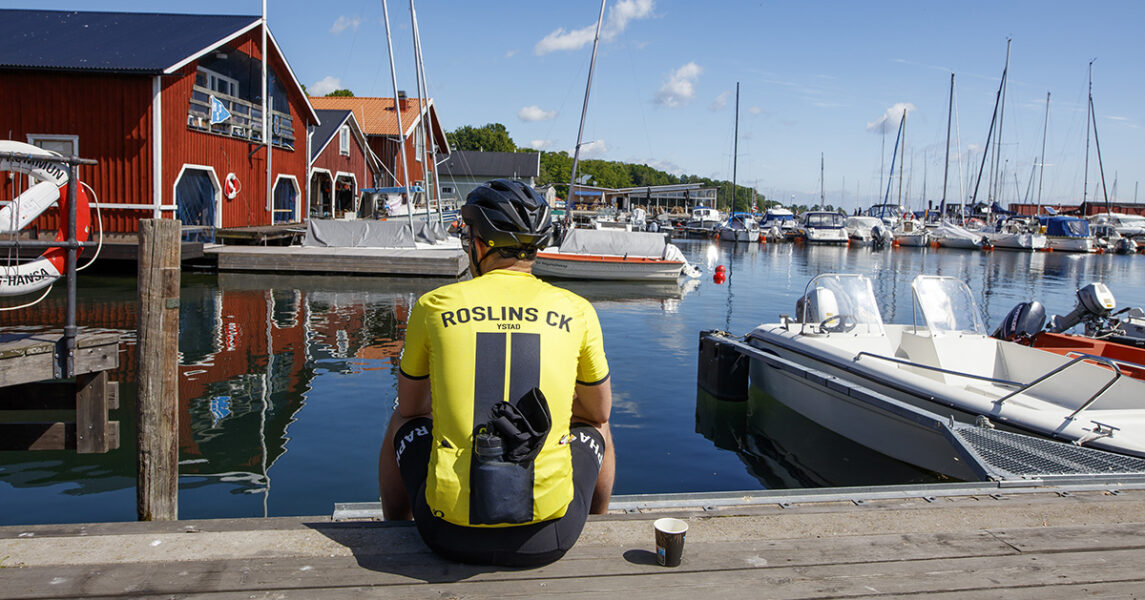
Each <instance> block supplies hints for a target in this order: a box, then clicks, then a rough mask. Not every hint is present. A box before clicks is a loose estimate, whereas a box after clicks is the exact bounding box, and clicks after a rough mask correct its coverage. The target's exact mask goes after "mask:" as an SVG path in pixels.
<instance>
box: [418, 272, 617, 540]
mask: <svg viewBox="0 0 1145 600" xmlns="http://www.w3.org/2000/svg"><path fill="white" fill-rule="evenodd" d="M574 367H575V370H574ZM401 371H402V373H403V374H404V375H405V376H407V377H411V378H414V379H420V378H425V377H429V378H430V389H431V393H432V412H433V451H432V452H431V454H430V461H429V472H428V475H427V477H426V492H425V493H426V502H427V504H428V505H429V507H430V509H432V510H433V511H434V514H436V515H437V516H439V517H440V518H443V519H445V520H446V521H449V522H451V523H456V524H459V525H473V526H499V525H517V524H524V523H535V522H538V521H545V520H548V519H553V518H557V517H560V516H563V515H564V513H565V509H566V508H567V507H568V504H569V502H570V501H571V500H572V497H573V486H572V464H571V455H570V453H569V447H568V434H569V421H570V419H571V417H572V400H573V391H574V388H575V384H577V383H581V384H586V385H594V384H599V383H602V382H603V381H605V380H606V379H607V378H608V363H607V361H606V359H605V356H604V343H603V338H602V335H601V330H600V322H599V321H598V320H597V316H596V311H595V310H594V309H593V307H592V305H591V304H589V302H588V301H586V300H585V299H583V298H581V297H580V296H577V295H576V294H573V293H572V292H569V291H568V290H565V289H562V288H558V287H555V286H552V285H549V284H547V283H545V282H543V281H541V280H539V279H537V278H536V277H533V276H532V275H531V274H529V273H523V272H519V271H510V270H505V269H495V270H493V271H490V272H489V273H486V274H484V275H482V276H480V277H477V278H476V279H472V280H469V281H463V282H459V283H454V284H450V285H446V286H442V287H440V288H438V289H436V290H434V291H432V292H429V293H427V294H425V295H423V296H422V297H421V298H420V299H419V300H418V302H417V304H416V305H414V308H413V310H411V311H410V317H409V324H408V325H407V327H406V336H405V347H404V348H403V350H402V358H401ZM534 387H539V388H540V390H541V392H542V393H543V394H544V397H545V398H546V399H547V401H548V405H549V411H550V414H551V416H552V429H551V430H550V432H549V434H548V436H547V437H546V438H545V442H544V445H543V446H542V449H541V451H540V454H539V455H538V456H537V457H536V459H535V461H534V462H533V464H532V465H531V468H532V473H531V474H530V475H531V478H532V496H533V498H532V515H531V518H529V517H525V518H522V519H516V520H513V521H512V522H507V523H506V522H490V521H489V520H488V519H487V518H485V517H483V516H481V515H478V514H475V513H476V512H479V511H480V509H479V508H478V507H476V506H475V505H474V506H471V502H470V500H471V492H472V490H471V489H470V481H471V470H472V469H473V465H474V464H475V463H474V453H473V439H474V433H475V430H476V428H477V427H479V426H481V425H482V424H483V423H486V422H487V421H488V420H489V419H490V408H491V406H492V405H493V403H494V402H515V401H517V399H518V398H521V397H522V395H524V394H526V393H528V392H529V391H530V390H532V389H533V388H534Z"/></svg>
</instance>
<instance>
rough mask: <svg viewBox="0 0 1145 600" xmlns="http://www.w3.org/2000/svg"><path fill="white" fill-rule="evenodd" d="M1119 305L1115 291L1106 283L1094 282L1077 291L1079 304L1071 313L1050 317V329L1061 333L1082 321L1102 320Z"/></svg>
mask: <svg viewBox="0 0 1145 600" xmlns="http://www.w3.org/2000/svg"><path fill="white" fill-rule="evenodd" d="M1116 307H1117V301H1116V300H1115V299H1114V298H1113V292H1111V291H1109V288H1108V287H1106V285H1105V284H1104V283H1100V282H1094V283H1091V284H1089V285H1087V286H1085V287H1083V288H1081V289H1079V290H1078V291H1077V306H1075V307H1074V309H1073V310H1072V311H1070V313H1069V314H1067V315H1065V316H1064V317H1063V316H1058V315H1054V316H1053V317H1051V318H1050V326H1049V328H1048V329H1049V331H1052V332H1054V333H1061V332H1063V331H1066V330H1068V329H1070V328H1071V327H1073V326H1074V325H1077V324H1078V323H1081V322H1082V321H1087V322H1088V321H1101V320H1104V319H1107V318H1109V314H1110V313H1111V312H1113V309H1114V308H1116Z"/></svg>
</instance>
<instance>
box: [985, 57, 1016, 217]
mask: <svg viewBox="0 0 1145 600" xmlns="http://www.w3.org/2000/svg"><path fill="white" fill-rule="evenodd" d="M1011 43H1012V40H1010V39H1007V40H1006V64H1005V66H1003V67H1002V87H1001V95H1000V96H999V98H998V105H997V106H996V107H995V108H994V109H995V110H996V111H997V113H998V130H997V131H996V132H994V168H993V170H992V171H991V173H990V192H989V193H988V194H987V200H989V201H990V203H991V205H992V204H993V203H994V202H995V201H997V200H998V195H999V192H1001V190H1002V179H1003V178H1004V177H1003V176H1004V173H999V172H998V166H999V165H1000V164H1001V162H1002V122H1003V121H1004V120H1005V118H1006V88H1007V87H1008V86H1007V85H1006V83H1007V74H1008V73H1009V71H1010V44H1011Z"/></svg>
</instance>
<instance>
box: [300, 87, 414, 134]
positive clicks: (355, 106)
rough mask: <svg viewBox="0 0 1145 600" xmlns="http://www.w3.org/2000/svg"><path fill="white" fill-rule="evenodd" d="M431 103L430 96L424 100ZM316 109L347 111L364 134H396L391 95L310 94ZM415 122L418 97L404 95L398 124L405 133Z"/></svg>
mask: <svg viewBox="0 0 1145 600" xmlns="http://www.w3.org/2000/svg"><path fill="white" fill-rule="evenodd" d="M428 103H429V105H431V106H432V104H433V99H432V98H430V99H429V100H428ZM310 104H311V105H313V106H314V108H316V109H333V110H351V111H353V112H354V118H355V119H357V121H358V123H359V124H361V126H362V131H363V132H365V134H366V135H393V136H396V135H398V120H397V116H396V113H395V111H394V99H393V98H359V97H349V96H322V97H314V96H311V97H310ZM417 124H418V99H417V98H408V99H407V102H406V106H405V108H403V110H402V127H404V128H405V130H406V135H407V136H409V135H410V134H411V132H412V131H413V127H414V126H416V125H417Z"/></svg>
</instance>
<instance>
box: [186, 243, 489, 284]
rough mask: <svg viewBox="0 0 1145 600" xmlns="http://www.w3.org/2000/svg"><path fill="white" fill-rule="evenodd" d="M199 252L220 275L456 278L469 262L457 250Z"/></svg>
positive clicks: (241, 249)
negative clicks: (243, 273) (311, 274)
mask: <svg viewBox="0 0 1145 600" xmlns="http://www.w3.org/2000/svg"><path fill="white" fill-rule="evenodd" d="M203 253H204V255H205V257H206V258H208V259H214V260H217V261H218V270H219V271H220V272H226V271H250V272H261V273H335V274H340V275H408V276H417V277H460V276H461V275H463V274H464V273H465V270H466V269H467V268H468V267H469V259H468V258H466V256H465V253H464V252H462V251H461V250H460V249H459V248H442V249H423V248H416V249H415V248H321V247H319V248H312V247H305V246H230V245H226V246H223V245H215V246H207V247H205V248H204V249H203Z"/></svg>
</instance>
